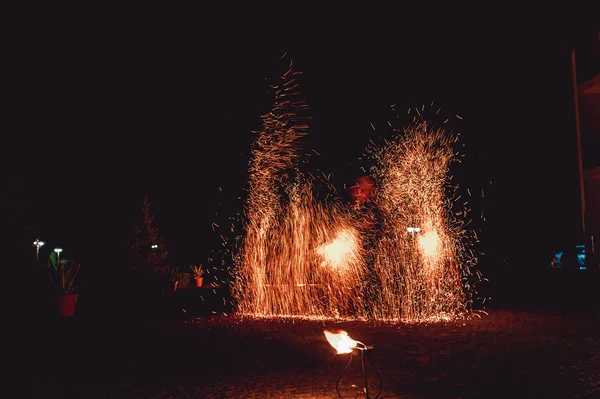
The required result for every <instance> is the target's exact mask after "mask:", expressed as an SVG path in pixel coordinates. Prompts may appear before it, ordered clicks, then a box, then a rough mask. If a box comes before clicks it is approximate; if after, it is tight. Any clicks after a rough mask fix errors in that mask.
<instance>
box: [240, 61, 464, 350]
mask: <svg viewBox="0 0 600 399" xmlns="http://www.w3.org/2000/svg"><path fill="white" fill-rule="evenodd" d="M296 74H297V73H295V72H293V69H292V65H291V63H290V65H289V69H288V70H287V72H286V73H284V74H283V75H282V77H281V81H280V84H279V85H277V86H274V88H275V90H276V92H275V100H274V106H273V109H272V111H271V112H270V113H268V114H266V115H263V117H262V119H263V129H262V130H261V131H260V132H258V133H257V136H256V138H255V142H254V146H253V148H252V156H251V161H250V165H249V174H250V181H249V192H248V198H247V203H246V208H245V214H244V222H243V223H244V225H243V229H244V231H243V237H242V239H241V241H240V244H241V245H240V248H239V251H238V254H237V256H236V263H237V264H236V271H235V276H234V286H233V288H234V290H233V294H234V298H235V300H236V303H237V311H238V313H240V314H242V315H248V316H254V317H298V318H307V319H362V320H364V319H375V320H381V321H403V322H420V321H439V320H449V319H452V318H454V317H456V316H457V315H459V314H460V313H461V311H464V305H465V301H466V299H467V298H466V295H465V293H464V291H463V288H464V287H463V286H462V281H461V273H462V270H461V268H463V267H466V265H467V263H468V262H469V261H470V259H469V257H468V256H466V251H465V247H464V245H463V243H462V241H464V237H465V234H464V229H463V228H462V226H463V224H462V223H461V222H460V220H459V219H458V217H457V215H455V214H453V213H452V205H453V200H452V199H451V198H449V196H448V193H447V192H448V184H449V181H448V174H449V167H450V165H451V163H452V162H453V161H454V160H455V158H456V154H455V152H454V150H453V148H452V147H453V144H454V143H455V142H456V141H457V139H456V136H453V135H450V134H448V133H447V132H446V131H445V130H443V129H441V128H439V127H435V126H434V125H433V124H430V123H429V122H428V121H425V120H422V119H419V118H416V119H414V120H413V122H412V123H411V124H410V125H409V126H408V127H406V128H404V129H403V131H396V134H395V136H394V138H393V139H391V140H388V141H386V142H385V145H383V146H379V147H377V146H374V145H373V146H371V148H369V150H368V155H369V157H370V159H371V161H372V169H371V174H372V176H373V177H374V178H375V181H376V185H377V188H376V191H375V194H374V195H373V199H372V201H373V202H372V203H373V204H374V205H375V206H376V208H377V209H378V211H379V213H380V215H381V221H380V226H379V229H380V230H379V237H378V239H376V240H370V241H369V240H366V239H365V236H366V234H368V232H367V231H366V230H365V224H364V222H365V220H364V219H362V220H361V218H360V217H357V213H356V209H357V208H354V207H348V206H344V205H342V204H341V203H340V201H336V200H331V199H329V200H328V201H322V200H317V196H316V195H315V182H314V178H313V177H312V176H311V175H309V174H305V173H303V172H302V171H301V170H300V167H299V165H300V161H301V160H302V159H301V158H302V153H301V151H300V144H301V139H302V138H303V137H304V136H305V135H306V132H307V124H306V122H305V120H304V119H303V118H302V117H301V116H300V115H302V111H305V110H306V108H307V107H306V104H305V103H304V102H303V101H301V100H299V99H297V97H298V93H297V92H296V91H295V90H297V86H298V84H297V83H296V81H295V78H296ZM388 124H389V123H388ZM307 175H308V176H309V177H310V178H309V177H307ZM332 191H333V192H335V190H332ZM328 198H330V197H329V196H328ZM409 226H415V227H418V228H419V229H420V230H419V231H418V232H417V233H413V234H410V233H408V232H407V228H408V227H409ZM367 229H368V228H367ZM326 336H327V333H326ZM328 339H329V336H328ZM330 342H331V341H330Z"/></svg>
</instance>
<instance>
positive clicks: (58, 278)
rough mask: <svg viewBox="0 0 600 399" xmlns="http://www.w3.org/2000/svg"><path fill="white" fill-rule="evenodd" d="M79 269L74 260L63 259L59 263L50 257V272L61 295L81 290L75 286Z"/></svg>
mask: <svg viewBox="0 0 600 399" xmlns="http://www.w3.org/2000/svg"><path fill="white" fill-rule="evenodd" d="M79 268H80V265H79V263H77V262H75V261H73V260H68V259H61V260H60V262H59V263H57V262H56V258H52V257H50V261H49V262H48V272H49V275H50V279H51V280H52V283H53V284H54V287H55V288H56V290H57V291H58V292H59V293H60V294H72V293H74V292H75V290H77V289H78V288H79V287H76V286H75V285H74V284H75V280H76V278H77V275H78V274H79Z"/></svg>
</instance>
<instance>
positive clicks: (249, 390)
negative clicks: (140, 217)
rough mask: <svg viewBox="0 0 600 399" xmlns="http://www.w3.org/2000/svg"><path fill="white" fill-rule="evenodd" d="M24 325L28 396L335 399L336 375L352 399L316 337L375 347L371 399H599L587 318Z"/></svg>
mask: <svg viewBox="0 0 600 399" xmlns="http://www.w3.org/2000/svg"><path fill="white" fill-rule="evenodd" d="M26 325H27V328H26V330H27V331H24V332H23V334H21V336H20V338H21V339H23V341H16V342H15V346H16V347H17V348H18V351H19V353H18V355H17V357H16V359H15V367H14V368H13V369H14V370H17V371H18V373H17V378H15V379H14V381H15V382H18V383H19V390H18V392H21V395H20V396H21V397H27V398H47V399H50V398H81V399H83V398H197V399H200V398H206V399H212V398H215V399H216V398H219V399H221V398H264V399H268V398H319V399H320V398H337V397H338V394H337V393H336V381H337V380H338V378H339V377H340V376H341V378H340V380H339V387H340V393H341V394H342V396H343V397H344V398H354V397H355V396H356V394H357V392H358V389H359V387H360V386H362V383H363V374H362V370H361V361H360V360H361V358H360V352H358V353H357V354H356V356H354V357H353V358H352V360H351V362H350V363H349V366H348V369H347V370H346V371H344V368H345V367H346V365H347V364H348V361H349V360H350V355H335V354H334V353H335V351H334V350H333V348H332V347H331V346H330V345H329V344H328V342H327V341H326V339H325V336H324V334H323V330H324V329H343V330H346V331H347V332H348V333H349V335H350V336H351V337H352V338H354V339H356V340H358V341H361V342H363V343H365V344H367V345H374V349H373V350H372V351H369V352H367V353H366V354H364V355H365V357H364V360H365V367H366V370H367V377H368V381H369V383H370V385H371V388H370V389H371V391H370V397H371V398H374V397H376V396H377V394H378V393H379V392H378V390H377V388H378V383H379V380H378V375H377V374H376V372H375V371H374V370H373V368H372V367H371V364H370V363H369V362H368V360H369V356H370V358H371V360H372V361H373V364H374V365H375V366H376V368H377V369H376V370H377V371H378V373H379V375H380V377H381V381H382V383H383V389H382V391H381V392H380V393H379V394H380V396H379V398H387V399H392V398H407V399H408V398H411V399H412V398H428V399H430V398H453V399H457V398H507V397H527V398H561V399H562V398H593V397H600V318H599V317H598V314H597V313H596V312H582V313H580V314H573V313H571V314H568V313H565V312H560V313H559V312H548V311H525V310H523V311H516V310H499V309H498V310H488V311H487V314H486V313H480V314H479V315H471V317H469V318H468V319H464V320H458V321H455V322H451V323H443V324H397V325H374V324H372V323H366V322H347V323H331V322H327V323H324V322H316V321H293V322H292V321H289V320H288V321H283V320H251V319H241V318H240V317H237V316H235V315H224V316H215V317H212V318H206V317H204V318H195V317H193V316H190V315H187V317H179V318H170V319H163V320H150V319H146V320H135V321H134V320H128V321H125V319H119V320H117V319H115V320H111V321H109V320H108V319H105V318H103V319H94V318H85V319H84V318H78V317H73V318H70V319H63V320H54V321H51V320H40V321H39V322H38V321H36V320H29V321H28V322H27V323H26ZM17 342H19V343H20V342H23V344H18V345H17ZM353 384H354V385H355V387H353V386H352V385H353ZM13 397H14V396H13ZM363 397H364V396H363Z"/></svg>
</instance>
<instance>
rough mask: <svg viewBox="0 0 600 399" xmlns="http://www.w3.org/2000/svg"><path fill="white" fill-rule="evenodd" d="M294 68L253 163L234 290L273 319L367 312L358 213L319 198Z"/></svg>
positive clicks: (250, 310) (279, 90)
mask: <svg viewBox="0 0 600 399" xmlns="http://www.w3.org/2000/svg"><path fill="white" fill-rule="evenodd" d="M296 87H297V84H296V83H295V74H294V73H293V72H292V68H291V65H290V69H288V71H287V72H286V73H285V74H283V76H282V79H281V83H280V85H278V86H277V87H275V89H276V93H275V101H274V107H273V110H272V111H271V112H270V113H268V114H266V115H264V116H263V130H262V131H260V132H259V133H258V136H257V138H256V141H255V145H254V148H253V151H252V160H251V163H250V190H249V196H248V201H247V206H246V215H245V216H246V218H245V226H244V229H245V231H244V233H245V235H244V238H243V242H242V249H241V253H240V256H239V260H238V261H239V265H238V267H237V272H236V275H235V285H234V296H235V298H236V300H237V307H238V311H239V312H240V313H241V314H248V315H253V316H267V317H290V316H292V317H307V318H311V317H316V318H340V317H353V316H357V315H358V316H363V313H362V312H361V311H360V310H359V309H356V303H357V302H356V300H357V299H359V301H358V303H359V304H360V303H362V300H360V298H361V292H360V289H359V282H360V281H361V266H362V264H363V260H362V249H361V248H360V245H359V244H360V240H359V239H358V238H357V237H358V234H359V233H358V231H357V229H356V228H355V227H354V225H353V222H352V218H351V217H350V216H349V215H348V213H347V212H345V211H344V209H343V207H342V206H341V205H340V204H339V203H336V202H333V201H330V202H329V203H327V204H323V203H319V202H318V201H316V199H315V196H314V194H313V188H314V185H313V183H312V182H311V180H310V179H308V178H307V177H306V176H305V175H304V174H303V173H302V172H301V171H300V170H299V167H298V163H299V161H300V146H299V144H300V139H301V138H302V137H303V136H304V135H305V134H306V129H307V126H306V124H305V123H303V122H302V119H301V118H300V116H299V115H300V114H301V111H303V110H305V109H306V105H305V103H304V102H302V101H300V100H297V99H296V97H297V93H296V92H295V91H294V90H295V88H296Z"/></svg>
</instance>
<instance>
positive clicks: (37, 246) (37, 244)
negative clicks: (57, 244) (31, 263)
mask: <svg viewBox="0 0 600 399" xmlns="http://www.w3.org/2000/svg"><path fill="white" fill-rule="evenodd" d="M33 245H34V246H35V260H40V248H41V247H42V246H43V245H44V241H40V240H39V239H37V238H36V240H35V241H34V242H33Z"/></svg>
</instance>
